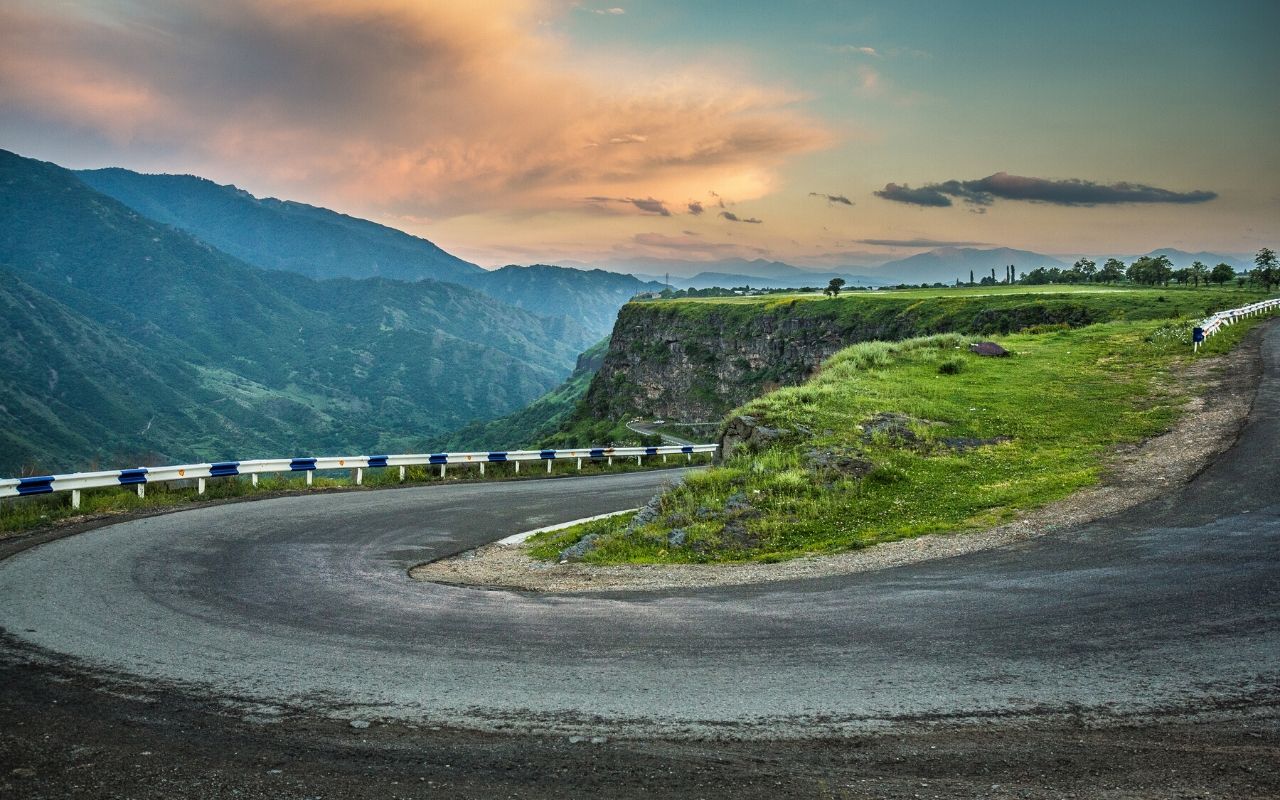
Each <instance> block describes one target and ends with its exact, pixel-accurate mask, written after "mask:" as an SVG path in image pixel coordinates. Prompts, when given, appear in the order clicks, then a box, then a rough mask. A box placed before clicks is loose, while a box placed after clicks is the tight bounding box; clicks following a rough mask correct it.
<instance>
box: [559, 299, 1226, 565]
mask: <svg viewBox="0 0 1280 800" xmlns="http://www.w3.org/2000/svg"><path fill="white" fill-rule="evenodd" d="M1190 324H1191V323H1190V322H1189V321H1183V322H1177V323H1169V322H1159V321H1139V322H1112V323H1104V324H1099V325H1093V326H1089V327H1086V328H1081V329H1076V330H1069V331H1061V330H1059V331H1051V332H1046V333H1040V334H1034V333H1020V334H1015V335H1009V336H1005V337H1001V338H1000V341H1001V343H1002V344H1004V345H1005V346H1006V347H1007V348H1008V349H1010V350H1011V351H1013V352H1014V353H1015V355H1014V357H1012V358H1006V359H994V358H980V357H978V356H974V355H972V354H970V353H968V351H967V350H966V349H963V348H960V349H957V346H958V345H960V344H961V342H962V341H963V340H962V339H961V338H960V337H958V336H955V335H946V334H944V335H939V336H933V337H926V338H920V339H916V340H911V341H906V342H899V343H894V344H890V343H885V342H870V343H863V344H859V345H854V346H852V347H849V348H847V349H845V350H843V351H841V352H840V353H838V354H837V355H836V356H835V357H833V358H832V359H830V360H829V361H828V362H827V363H826V364H825V365H824V368H823V370H822V372H821V373H820V374H819V375H817V376H816V377H815V378H813V379H812V380H810V381H809V382H807V383H806V384H804V385H803V386H798V387H789V388H784V389H781V390H778V391H776V392H773V393H771V394H769V395H766V396H764V397H761V398H759V399H757V400H755V401H752V402H750V403H748V404H746V405H745V406H744V407H743V408H741V409H739V411H740V412H741V413H744V414H750V415H752V416H755V417H756V418H757V419H758V420H759V421H760V422H761V423H762V424H765V425H768V426H771V427H779V428H786V429H790V430H792V431H793V432H795V433H793V434H792V435H790V436H789V437H787V438H786V439H784V440H783V441H782V442H781V443H780V444H778V445H777V446H775V447H772V448H770V449H767V450H765V451H763V452H759V453H744V454H741V455H735V456H734V457H733V458H731V459H730V460H729V461H728V463H727V464H725V465H724V466H723V467H720V468H715V469H712V470H709V471H707V472H704V473H701V474H697V475H692V476H690V477H689V478H688V480H686V482H685V483H684V485H683V486H681V487H678V488H677V489H675V490H673V491H670V492H668V493H667V494H666V495H664V497H663V499H662V501H661V505H660V512H661V516H660V518H659V519H658V521H657V522H655V523H653V524H650V525H647V526H644V527H642V528H640V529H638V530H637V531H635V532H633V533H630V534H628V533H626V532H625V531H624V530H623V526H624V525H626V519H625V518H614V519H612V520H606V521H603V522H600V523H594V524H591V525H587V526H579V527H578V528H575V529H570V530H566V531H562V532H559V533H557V534H553V535H547V536H544V537H542V538H541V540H538V541H535V550H534V552H535V554H536V555H538V556H539V557H543V558H554V557H555V556H556V554H557V553H558V552H559V550H560V549H562V548H563V547H565V546H566V545H567V544H569V543H572V542H573V541H576V540H577V539H578V538H581V537H582V536H584V535H586V534H588V533H600V534H603V535H604V539H603V542H602V544H601V545H600V546H598V547H597V548H596V549H595V550H594V551H592V552H591V553H590V554H589V555H588V558H587V560H588V561H593V562H597V563H610V562H624V561H634V562H706V561H729V560H748V559H757V560H777V559H781V558H788V557H792V556H796V555H800V554H805V553H813V552H833V551H839V550H847V549H852V548H859V547H864V546H867V545H871V544H875V543H878V542H885V541H891V540H894V539H899V538H904V537H909V536H915V535H920V534H924V533H930V532H937V531H954V530H964V529H972V528H981V527H986V526H989V525H991V524H994V523H998V522H1000V521H1002V520H1005V519H1007V518H1009V517H1010V516H1011V515H1012V514H1013V512H1014V511H1015V510H1019V509H1027V508H1034V507H1037V506H1041V505H1044V504H1046V503H1049V502H1052V501H1054V500H1057V499H1060V498H1062V497H1064V496H1066V495H1068V494H1070V493H1072V492H1073V491H1075V490H1077V489H1080V488H1082V487H1085V486H1089V485H1092V484H1094V483H1096V482H1097V481H1098V479H1099V476H1100V472H1101V469H1102V459H1103V457H1104V455H1105V453H1106V452H1107V451H1108V449H1109V448H1111V447H1112V446H1114V445H1116V444H1118V443H1121V442H1132V441H1136V440H1140V439H1142V438H1144V437H1147V436H1151V435H1153V434H1156V433H1159V432H1161V431H1163V430H1165V429H1167V428H1168V426H1169V425H1170V423H1171V422H1172V421H1173V420H1174V418H1175V417H1176V415H1177V413H1178V406H1179V403H1180V401H1181V398H1179V397H1177V396H1176V395H1174V394H1173V393H1172V391H1171V390H1170V389H1169V388H1168V385H1167V382H1165V381H1162V380H1161V378H1162V377H1163V376H1165V375H1166V374H1167V370H1168V369H1169V368H1170V366H1171V365H1173V364H1175V363H1177V362H1179V361H1181V360H1185V359H1187V358H1190V357H1191V354H1190V348H1189V345H1188V336H1189V330H1190ZM1248 327H1249V324H1244V325H1237V326H1234V327H1232V328H1229V329H1227V331H1226V332H1225V333H1224V334H1223V335H1221V336H1219V337H1215V338H1214V339H1213V340H1211V341H1210V343H1209V345H1208V346H1207V347H1206V348H1204V349H1203V350H1202V351H1201V353H1202V355H1212V354H1214V353H1216V352H1222V351H1223V350H1225V349H1226V348H1228V347H1229V346H1230V345H1231V344H1232V343H1233V342H1234V341H1236V340H1238V338H1239V337H1240V336H1241V335H1242V334H1243V333H1244V331H1245V330H1246V329H1247V328H1248ZM947 362H950V363H953V364H958V365H959V367H958V369H959V371H958V373H956V374H945V373H944V372H943V371H942V370H940V367H941V365H942V364H944V363H947ZM886 412H896V413H900V414H905V415H908V416H909V417H911V418H913V419H914V420H917V421H916V422H912V423H911V424H910V425H909V428H910V430H911V432H912V433H913V434H914V435H915V436H917V437H919V441H918V442H914V443H912V442H905V441H902V440H901V439H895V438H893V437H891V436H888V435H884V434H874V435H871V436H867V435H865V434H864V427H863V426H864V424H865V423H866V422H868V421H869V420H871V419H872V418H873V417H874V416H876V415H877V414H882V413H886ZM801 426H803V427H801ZM806 429H807V430H808V431H809V432H807V433H806V432H804V431H805V430H806ZM960 437H970V438H973V439H995V438H996V437H1010V439H1009V440H1008V441H1003V442H1000V443H994V444H988V445H985V446H980V447H974V448H970V449H964V450H959V449H956V448H955V447H952V446H948V445H947V444H946V443H944V442H943V440H944V439H952V438H960ZM814 453H819V454H835V455H837V456H845V457H848V458H857V459H865V460H866V461H869V462H870V463H871V464H872V465H873V467H872V468H871V470H870V472H868V473H867V474H865V476H862V477H855V476H853V475H850V474H847V473H844V472H841V471H840V470H839V469H833V468H826V467H821V466H817V465H815V463H814V459H813V457H812V455H813V454H814ZM677 527H678V528H681V529H683V530H684V531H686V534H687V538H686V540H685V544H684V545H683V546H680V547H671V546H669V543H668V538H667V535H668V532H669V531H670V530H672V529H673V528H677Z"/></svg>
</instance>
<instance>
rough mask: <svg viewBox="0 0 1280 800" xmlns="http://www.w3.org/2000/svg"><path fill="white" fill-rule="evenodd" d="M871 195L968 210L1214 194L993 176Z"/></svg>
mask: <svg viewBox="0 0 1280 800" xmlns="http://www.w3.org/2000/svg"><path fill="white" fill-rule="evenodd" d="M875 194H876V196H877V197H880V198H883V199H885V200H892V201H894V202H897V203H907V204H909V205H916V206H927V207H934V208H945V207H947V206H950V205H951V204H952V198H956V199H959V200H962V201H964V202H965V203H968V204H970V205H974V206H989V205H991V204H992V203H994V202H995V201H996V200H1023V201H1026V202H1031V203H1050V204H1052V205H1059V206H1098V205H1127V204H1134V203H1173V204H1189V203H1207V202H1208V201H1210V200H1213V199H1215V198H1216V197H1217V196H1218V193H1217V192H1211V191H1208V190H1205V189H1196V190H1192V191H1189V192H1175V191H1172V190H1170V189H1161V188H1160V187H1158V186H1148V185H1146V184H1143V183H1129V182H1128V181H1120V182H1118V183H1110V184H1102V183H1095V182H1093V181H1086V180H1081V179H1079V178H1067V179H1065V180H1050V179H1048V178H1028V177H1025V176H1022V175H1010V174H1009V173H1007V172H997V173H996V174H994V175H988V176H987V177H985V178H979V179H977V180H971V181H959V180H950V181H943V182H942V183H930V184H926V185H924V186H920V187H918V188H914V189H913V188H911V187H910V186H907V185H905V184H902V185H900V184H896V183H890V184H887V185H886V186H885V187H884V188H883V189H881V190H879V191H877V192H876V193H875Z"/></svg>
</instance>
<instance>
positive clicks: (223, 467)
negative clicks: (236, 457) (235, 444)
mask: <svg viewBox="0 0 1280 800" xmlns="http://www.w3.org/2000/svg"><path fill="white" fill-rule="evenodd" d="M239 474H240V462H239V461H219V462H218V463H216V464H210V465H209V477H211V478H223V477H226V476H228V475H239Z"/></svg>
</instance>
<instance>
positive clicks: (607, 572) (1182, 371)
mask: <svg viewBox="0 0 1280 800" xmlns="http://www.w3.org/2000/svg"><path fill="white" fill-rule="evenodd" d="M1261 344H1262V329H1261V328H1259V329H1257V330H1255V331H1253V332H1252V333H1251V334H1250V335H1249V336H1248V337H1246V338H1245V339H1244V341H1242V342H1241V343H1240V344H1239V345H1238V346H1236V347H1235V348H1234V349H1233V350H1232V351H1231V352H1230V353H1228V354H1226V355H1223V356H1218V357H1216V358H1212V359H1201V360H1199V361H1195V362H1192V363H1190V364H1188V365H1185V366H1183V367H1181V368H1178V369H1176V370H1174V371H1172V372H1171V373H1170V375H1169V377H1168V381H1169V382H1170V385H1169V386H1168V387H1167V388H1169V389H1170V390H1171V392H1172V394H1174V395H1175V396H1183V397H1187V398H1188V400H1187V402H1186V405H1185V407H1184V409H1183V413H1182V415H1181V416H1180V417H1179V419H1178V421H1177V423H1176V424H1175V425H1174V427H1173V428H1172V429H1171V430H1170V431H1168V432H1167V433H1164V434H1162V435H1160V436H1156V437H1153V438H1151V439H1148V440H1146V441H1144V442H1142V443H1140V444H1136V445H1129V446H1125V447H1122V448H1117V449H1116V450H1114V451H1113V452H1112V453H1111V455H1110V456H1109V458H1108V459H1107V465H1106V473H1105V476H1104V478H1103V480H1102V482H1101V483H1100V484H1099V485H1098V486H1096V487H1093V488H1091V489H1087V490H1085V491H1082V492H1077V493H1076V494H1074V495H1072V496H1070V497H1067V498H1064V499H1063V500H1060V501H1058V502H1056V503H1052V504H1050V505H1048V506H1044V507H1042V508H1039V509H1035V510H1032V511H1028V512H1024V513H1021V514H1020V515H1019V516H1018V518H1017V519H1015V520H1014V521H1012V522H1009V523H1006V524H1004V525H1000V526H998V527H995V528H991V529H988V530H985V531H974V532H960V533H946V534H928V535H925V536H918V537H915V538H911V539H904V540H902V541H897V542H889V543H886V544H881V545H877V546H875V547H870V548H866V549H864V550H856V551H851V552H847V553H839V554H835V555H822V556H807V557H802V558H796V559H792V560H789V561H784V562H780V563H774V564H763V563H754V562H753V563H742V564H714V565H712V564H670V565H649V564H643V565H630V564H628V565H616V566H598V565H592V564H582V563H566V564H551V563H548V562H544V561H540V560H538V559H535V558H532V557H531V556H530V555H529V552H528V545H526V544H523V543H521V544H514V545H505V544H498V543H494V544H490V545H486V546H484V547H480V548H477V549H474V550H468V551H466V552H464V553H459V554H457V555H454V556H450V557H448V558H444V559H440V560H437V561H431V562H428V563H425V564H420V565H418V566H415V567H414V568H413V569H411V570H410V571H409V574H410V576H411V577H412V578H414V579H416V580H420V581H430V582H436V583H444V584H450V585H459V586H476V587H483V588H493V589H509V590H517V591H530V592H556V593H575V592H600V591H660V590H670V589H684V588H699V587H715V586H738V585H745V584H757V583H771V582H775V581H790V580H797V579H805V578H821V577H830V576H836V575H849V574H853V573H858V572H869V571H873V570H880V569H887V568H890V567H898V566H902V565H905V564H914V563H917V562H921V561H929V560H933V559H941V558H950V557H953V556H959V555H964V554H966V553H973V552H977V551H980V550H989V549H991V548H995V547H1003V546H1007V545H1010V544H1014V543H1018V542H1023V541H1026V540H1029V539H1033V538H1035V537H1038V536H1042V535H1044V534H1046V533H1050V532H1052V531H1054V530H1058V529H1061V528H1064V527H1072V526H1076V525H1082V524H1085V523H1089V522H1092V521H1094V520H1098V519H1102V518H1104V517H1108V516H1111V515H1113V514H1116V513H1118V512H1121V511H1124V510H1126V509H1128V508H1132V507H1133V506H1136V505H1138V504H1140V503H1143V502H1146V501H1148V500H1152V499H1154V498H1156V497H1159V496H1160V495H1163V494H1166V493H1167V492H1168V491H1169V490H1170V489H1172V488H1174V487H1178V486H1182V485H1184V484H1186V483H1187V482H1189V481H1190V480H1191V479H1192V478H1194V477H1195V476H1196V475H1198V474H1199V473H1200V472H1201V471H1203V470H1204V469H1205V468H1206V467H1208V466H1209V465H1210V464H1211V463H1212V462H1213V460H1214V458H1215V457H1217V456H1218V455H1219V454H1221V453H1223V452H1224V451H1226V450H1227V449H1229V448H1230V447H1231V446H1232V445H1233V444H1234V443H1235V441H1236V439H1237V437H1238V436H1239V433H1240V430H1241V428H1242V427H1243V425H1244V423H1245V420H1246V419H1247V417H1248V415H1249V410H1250V408H1251V407H1252V405H1253V398H1254V396H1255V394H1256V393H1257V388H1258V383H1259V380H1260V379H1261V375H1262V362H1261V357H1260V350H1261Z"/></svg>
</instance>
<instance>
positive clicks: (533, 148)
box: [0, 0, 832, 219]
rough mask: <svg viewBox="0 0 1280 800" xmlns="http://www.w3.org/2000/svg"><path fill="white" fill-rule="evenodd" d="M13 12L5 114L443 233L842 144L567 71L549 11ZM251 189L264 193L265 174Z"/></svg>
mask: <svg viewBox="0 0 1280 800" xmlns="http://www.w3.org/2000/svg"><path fill="white" fill-rule="evenodd" d="M160 6H161V7H159V8H150V9H141V8H137V7H135V6H132V5H129V6H122V7H114V6H113V8H114V9H116V10H114V11H112V12H111V13H110V14H107V13H89V12H85V11H75V10H67V9H66V7H65V6H62V5H57V6H49V5H44V4H34V3H32V4H28V5H23V4H19V5H17V6H9V7H6V8H4V9H0V30H3V31H5V33H3V34H0V45H3V48H2V53H0V108H3V109H5V113H7V114H8V113H16V114H19V115H23V116H26V117H29V118H33V119H53V120H56V121H60V122H72V123H74V124H75V125H77V126H81V127H83V128H87V129H89V130H92V131H96V132H97V133H98V134H100V135H101V136H102V137H104V138H105V139H107V140H108V141H111V142H115V143H120V142H130V143H134V144H139V143H146V144H148V145H154V146H160V147H162V148H163V149H164V150H165V151H166V152H175V153H177V154H178V155H180V156H182V158H183V159H185V161H184V163H183V166H184V167H185V166H187V165H189V167H187V168H189V169H191V170H192V171H196V170H198V169H200V168H202V167H203V166H204V165H217V167H218V169H217V173H216V174H218V175H232V176H237V178H238V179H239V180H241V181H244V182H246V183H249V184H250V185H251V186H255V187H258V186H264V185H265V186H266V187H269V188H270V189H271V190H273V191H279V192H281V193H284V192H288V193H291V194H293V195H294V196H300V197H308V198H314V199H316V200H317V201H321V202H327V203H331V204H335V205H339V206H341V207H347V208H353V207H354V208H357V209H366V210H370V211H381V212H384V213H386V214H395V215H402V216H415V217H420V218H423V217H425V218H434V219H440V218H444V217H451V216H456V215H460V214H468V213H477V212H483V211H493V210H505V211H539V210H547V209H572V208H575V207H579V206H580V205H581V198H583V197H592V196H601V197H623V198H632V197H635V198H650V199H655V198H656V199H655V200H654V202H662V203H666V202H679V201H681V199H682V198H687V197H692V196H699V195H701V194H702V193H703V192H704V191H705V187H707V186H716V187H718V188H720V189H722V190H723V191H724V192H725V193H727V194H729V195H731V196H734V197H736V198H740V199H754V198H758V197H760V196H762V195H764V194H766V193H768V192H769V191H771V190H772V188H773V187H774V186H775V184H776V181H777V178H776V173H777V171H778V169H779V168H780V167H781V166H782V165H783V164H784V163H785V161H786V160H787V159H788V158H789V157H790V156H793V155H795V154H798V153H802V152H807V151H811V150H814V149H817V148H821V147H825V146H827V145H829V144H830V143H831V142H832V136H831V134H830V133H829V132H828V131H827V130H825V129H824V128H823V127H822V126H821V125H820V124H818V123H817V122H815V121H814V120H812V119H810V118H809V117H807V116H806V115H805V114H803V113H802V112H801V111H799V110H798V109H797V101H798V100H800V99H801V98H800V97H799V96H797V95H795V94H793V93H790V92H788V91H785V90H781V89H778V88H772V87H762V86H759V85H756V84H754V83H753V82H750V81H745V80H735V79H733V78H728V77H717V76H715V75H710V74H707V72H706V69H705V67H692V66H686V67H680V66H673V67H672V68H671V70H670V72H668V73H667V74H664V75H659V76H654V77H653V78H652V79H650V80H646V81H640V82H637V81H636V80H635V79H634V78H633V77H632V76H625V75H610V74H607V73H605V74H601V73H595V72H593V73H587V72H585V71H584V70H582V69H581V68H577V69H575V68H574V67H573V66H572V65H571V61H570V59H569V58H568V54H567V53H566V52H565V45H564V44H563V43H562V42H561V41H560V40H558V39H557V38H556V37H555V35H554V33H553V31H554V26H553V25H548V24H547V23H548V22H553V21H554V19H555V18H556V17H557V16H558V15H560V14H563V13H565V12H566V11H567V10H568V8H569V7H568V6H565V5H562V4H552V3H549V2H538V1H536V0H489V1H488V2H455V3H446V2H432V3H421V2H411V1H410V0H372V1H370V2H361V3H349V2H339V1H338V0H221V1H220V2H217V3H208V2H203V1H202V0H186V2H177V3H169V4H160ZM251 178H252V179H251Z"/></svg>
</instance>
